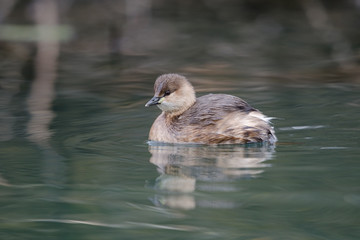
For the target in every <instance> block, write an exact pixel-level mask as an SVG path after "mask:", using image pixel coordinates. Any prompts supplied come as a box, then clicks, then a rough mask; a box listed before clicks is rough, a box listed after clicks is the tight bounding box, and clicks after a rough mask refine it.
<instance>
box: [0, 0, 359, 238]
mask: <svg viewBox="0 0 360 240" xmlns="http://www.w3.org/2000/svg"><path fill="white" fill-rule="evenodd" d="M118 2H121V1H118ZM132 2H136V1H132ZM212 4H215V2H214V3H212ZM23 5H26V4H25V3H24V4H23ZM95 5H96V4H95V3H93V4H92V5H91V4H90V5H86V4H84V6H81V8H76V6H75V7H73V8H70V7H69V9H70V10H71V11H70V10H69V13H68V14H69V16H72V17H74V16H76V17H74V18H73V19H70V20H69V21H70V23H71V24H72V25H71V26H72V27H74V26H77V27H78V28H74V29H73V30H74V31H75V30H76V31H78V32H77V33H78V36H76V37H77V38H76V39H74V40H73V41H70V42H67V43H63V44H61V45H59V46H56V44H55V45H51V44H50V45H47V44H41V42H39V43H38V44H39V45H37V46H36V47H37V48H38V49H46V51H44V52H45V54H44V52H42V53H41V51H39V52H40V53H37V54H35V55H34V54H33V53H32V51H31V47H29V46H28V45H26V44H24V43H21V42H20V43H19V42H16V41H14V42H10V43H9V42H7V43H8V44H9V46H5V47H4V48H3V49H0V50H1V51H3V52H2V53H4V52H5V53H7V54H3V55H1V59H0V60H1V61H0V70H1V73H0V86H1V87H0V238H1V239H39V238H41V239H266V240H270V239H294V240H295V239H296V240H297V239H319V240H321V239H334V240H337V239H342V240H352V239H359V238H360V230H359V224H360V221H359V219H360V211H359V210H360V191H359V190H360V189H359V182H360V175H359V173H358V172H359V166H360V165H359V154H360V148H359V147H360V146H359V132H360V128H359V126H360V124H359V123H360V122H359V119H360V111H359V107H360V100H359V92H360V84H359V81H358V77H357V76H358V75H357V72H358V70H357V69H358V65H357V62H356V61H358V57H356V55H355V56H352V58H351V57H350V58H349V56H345V58H341V59H339V58H332V57H329V55H331V54H329V55H326V54H325V53H324V52H323V51H322V50H323V48H326V47H329V46H328V45H326V44H325V43H323V42H322V41H321V40H319V38H316V37H315V36H316V34H315V33H310V32H309V29H311V27H310V25H311V24H305V23H306V22H307V20H306V19H303V18H304V16H303V14H302V13H301V12H300V13H297V14H298V16H301V17H302V19H301V18H299V19H300V20H299V21H295V20H294V19H297V18H296V17H292V18H291V19H292V21H287V20H286V19H288V18H286V16H287V15H286V14H288V13H283V15H281V16H282V17H284V18H285V20H283V21H282V20H281V17H279V18H277V17H275V16H273V15H266V14H264V15H261V14H260V16H259V17H258V18H257V20H256V21H252V20H244V19H242V21H239V19H230V20H229V19H227V17H225V18H226V19H227V20H226V21H225V23H222V22H221V19H220V20H219V21H220V22H218V21H217V22H212V21H211V20H209V19H207V18H206V17H205V18H203V17H200V19H198V21H196V22H195V23H194V22H193V21H190V20H191V19H192V18H190V20H189V19H187V18H188V17H189V16H188V15H186V16H185V17H184V16H183V17H180V18H175V19H174V18H172V17H164V16H162V17H159V16H158V15H157V14H156V11H154V13H153V15H152V19H151V21H150V22H147V21H145V23H144V22H142V21H139V22H136V21H135V23H134V22H131V20H134V19H132V18H131V17H129V25H128V26H125V27H124V32H123V34H124V39H127V38H130V37H133V36H134V34H135V35H136V34H138V35H136V36H137V38H136V37H135V39H136V41H135V40H134V41H133V42H129V41H125V42H122V44H123V45H122V50H121V51H120V52H121V54H120V56H119V55H117V54H118V53H115V54H114V52H112V54H109V52H108V49H107V48H106V47H104V45H106V44H104V42H106V40H108V39H106V37H103V36H104V35H102V34H101V33H102V32H101V31H102V30H103V28H98V30H97V31H96V32H88V33H87V32H83V31H84V29H85V30H86V29H88V28H89V24H90V25H91V24H94V25H96V24H100V23H98V18H100V19H102V21H104V19H107V18H102V17H101V16H100V17H99V16H95V15H94V16H91V17H89V16H90V15H91V14H90V15H89V14H88V11H89V9H85V10H83V8H82V7H85V6H87V7H88V8H90V9H91V8H92V7H94V6H95ZM215 5H216V4H215ZM89 6H90V7H89ZM209 6H210V5H209ZM18 7H24V6H22V5H19V6H18ZM179 7H185V5H184V6H179ZM95 8H96V7H95ZM168 8H169V6H168ZM79 9H81V11H84V12H85V13H87V14H84V15H82V14H80V13H78V12H76V10H77V11H80V10H79ZM159 9H162V8H161V7H159V6H158V9H157V10H159ZM171 9H172V8H171V7H170V10H171ZM167 10H169V9H167ZM63 11H65V10H64V9H63ZM72 11H75V13H74V12H72ZM160 12H161V11H160ZM170 12H171V11H170ZM76 13H77V14H76ZM341 13H342V14H344V13H343V12H339V14H341ZM29 14H30V13H29ZM183 14H185V13H183ZM294 14H295V13H294ZM346 14H348V13H346ZM144 15H146V14H144ZM160 15H161V14H160ZM180 15H181V14H180ZM220 15H221V14H220ZM201 16H202V15H201ZM221 16H222V15H221ZM224 16H225V15H224ZM346 16H350V15H346ZM145 17H150V16H148V15H146V16H145ZM231 18H235V17H234V16H232V17H231ZM141 19H142V18H141ZM347 19H350V20H351V19H352V18H350V17H349V18H342V21H344V22H346V21H347ZM85 20H86V21H85ZM87 20H89V22H87ZM142 20H143V19H142ZM288 20H289V19H288ZM113 21H114V22H116V19H113ZM350 22H356V21H352V20H351V21H350ZM132 24H135V27H134V26H133V25H132ZM136 24H137V25H136ZM338 24H341V22H338ZM349 26H350V25H349ZM132 27H134V29H138V30H139V32H136V31H135V32H132V31H131V30H132ZM94 29H97V28H94ZM289 29H292V31H289ZM349 29H350V30H351V28H350V27H349ZM355 29H357V27H355ZM152 30H154V31H155V30H156V31H157V32H153V31H152ZM332 30H333V31H334V29H332ZM263 31H265V32H267V34H265V35H264V34H263V33H264V32H263ZM344 31H345V30H344ZM214 32H216V33H218V34H215V35H214ZM149 33H152V34H153V35H151V34H149ZM164 33H166V34H164ZM82 34H84V35H82ZM142 34H145V35H146V36H147V38H146V39H145V40H147V41H145V43H144V40H143V38H142V36H143V35H142ZM157 34H162V36H163V38H161V39H159V38H158V37H157V36H158V35H157ZM355 35H356V34H355ZM84 36H86V37H84ZM94 36H96V37H94ZM106 36H107V35H106ZM320 39H321V38H320ZM354 39H356V38H354ZM354 39H350V40H353V41H354V42H356V41H355V40H354ZM338 40H339V39H338ZM343 40H344V39H343ZM339 41H340V40H339ZM304 42H306V43H308V44H302V43H304ZM284 43H286V44H285V45H284ZM300 43H301V44H300ZM325 45H326V46H325ZM139 46H140V48H139ZM342 46H344V45H342ZM4 49H5V50H4ZM112 50H116V49H112ZM328 51H330V52H331V50H328ZM325 52H326V51H325ZM335 53H336V52H335ZM42 54H44V55H42ZM335 55H336V54H335ZM44 59H45V61H44ZM356 59H357V60H356ZM350 60H355V61H353V62H351V61H350ZM40 63H41V64H40ZM352 64H355V67H354V65H352ZM335 66H336V67H335ZM167 72H179V73H183V74H185V75H187V76H188V78H189V79H190V81H191V82H192V83H193V84H194V86H195V88H196V90H197V92H198V93H197V95H198V96H200V95H203V94H206V93H210V92H212V93H220V92H221V93H228V94H232V95H236V96H239V97H242V98H244V99H245V100H247V101H248V102H249V103H250V104H251V105H252V106H253V107H255V108H258V109H260V110H261V111H263V112H264V113H265V114H266V115H268V116H272V117H275V119H274V120H273V123H274V125H275V130H276V135H277V137H278V139H279V142H278V143H277V144H276V146H273V147H270V146H258V145H247V146H239V145H235V146H204V145H166V144H165V145H164V144H155V143H150V144H149V143H148V142H147V135H148V131H149V129H150V127H151V124H152V122H153V121H154V119H155V118H156V116H157V115H158V114H160V110H159V109H157V108H156V107H153V108H145V107H144V104H145V103H146V102H147V101H148V100H149V99H150V98H151V97H152V94H153V92H152V91H153V90H152V88H153V86H152V85H153V82H154V80H155V78H156V77H157V76H158V75H159V74H162V73H167ZM44 79H45V80H44Z"/></svg>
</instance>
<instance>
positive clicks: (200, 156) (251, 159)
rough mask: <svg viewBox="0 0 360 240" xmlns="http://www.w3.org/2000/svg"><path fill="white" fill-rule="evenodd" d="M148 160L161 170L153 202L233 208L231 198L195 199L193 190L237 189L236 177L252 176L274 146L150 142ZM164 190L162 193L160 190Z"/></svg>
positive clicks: (267, 157)
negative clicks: (234, 183) (234, 182)
mask: <svg viewBox="0 0 360 240" xmlns="http://www.w3.org/2000/svg"><path fill="white" fill-rule="evenodd" d="M149 151H150V153H151V158H150V162H151V163H152V164H154V165H156V166H157V170H158V172H159V174H160V176H159V177H157V179H156V181H155V189H157V190H158V191H159V194H157V195H156V196H155V198H154V203H155V204H156V205H160V206H161V205H165V206H168V207H172V208H182V209H193V208H195V207H212V208H233V207H236V205H237V204H238V203H236V202H232V201H231V200H230V199H227V198H223V199H221V198H220V199H214V200H212V201H210V200H206V199H201V200H198V201H197V200H196V197H195V196H194V194H192V193H193V192H195V191H196V190H199V191H205V192H236V191H238V189H237V188H236V187H235V186H234V185H233V184H232V182H233V181H235V180H236V179H248V178H255V177H257V176H258V175H259V174H261V173H262V172H263V171H264V168H265V167H269V166H270V164H267V163H264V161H266V160H270V159H271V158H272V156H273V153H274V146H271V147H270V146H263V147H256V146H202V145H200V146H197V145H159V144H157V143H151V145H150V146H149ZM161 192H163V193H164V194H161Z"/></svg>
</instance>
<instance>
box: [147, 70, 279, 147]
mask: <svg viewBox="0 0 360 240" xmlns="http://www.w3.org/2000/svg"><path fill="white" fill-rule="evenodd" d="M154 90H155V95H154V97H153V98H152V99H151V100H150V101H149V102H148V103H146V105H145V106H147V107H148V106H152V105H157V106H158V107H159V108H160V109H161V110H162V111H163V112H162V114H161V115H160V116H159V117H158V118H157V119H156V120H155V122H154V124H153V125H152V127H151V129H150V133H149V139H150V140H152V141H158V142H167V143H202V144H244V143H253V142H267V143H271V144H272V143H275V142H276V140H277V139H276V136H275V132H274V129H273V127H272V126H271V124H270V122H269V119H270V118H268V117H266V116H265V115H264V114H262V113H261V112H260V111H259V110H257V109H255V108H253V107H251V106H250V105H249V104H248V103H247V102H245V101H244V100H242V99H241V98H238V97H235V96H231V95H227V94H208V95H205V96H202V97H199V98H196V97H195V91H194V88H193V86H192V85H191V83H190V82H189V81H188V80H187V79H186V78H185V77H183V76H180V75H178V74H164V75H162V76H160V77H159V78H158V79H157V80H156V82H155V85H154Z"/></svg>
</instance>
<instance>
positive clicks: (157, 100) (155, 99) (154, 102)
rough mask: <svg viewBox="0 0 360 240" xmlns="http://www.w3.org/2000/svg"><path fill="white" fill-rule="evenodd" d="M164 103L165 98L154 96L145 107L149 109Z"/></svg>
mask: <svg viewBox="0 0 360 240" xmlns="http://www.w3.org/2000/svg"><path fill="white" fill-rule="evenodd" d="M162 101H164V97H155V96H154V97H153V98H152V99H150V101H148V102H147V103H146V104H145V107H149V106H152V105H158V104H160V103H162Z"/></svg>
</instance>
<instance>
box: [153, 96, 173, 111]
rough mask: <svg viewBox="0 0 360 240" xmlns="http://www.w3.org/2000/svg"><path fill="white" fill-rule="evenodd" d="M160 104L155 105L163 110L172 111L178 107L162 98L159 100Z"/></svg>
mask: <svg viewBox="0 0 360 240" xmlns="http://www.w3.org/2000/svg"><path fill="white" fill-rule="evenodd" d="M159 102H160V103H161V104H159V105H157V106H158V107H159V108H160V109H161V110H163V111H164V112H172V111H175V110H178V107H177V106H176V105H174V104H172V103H170V102H167V101H165V99H164V98H162V99H161V100H160V101H159Z"/></svg>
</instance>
